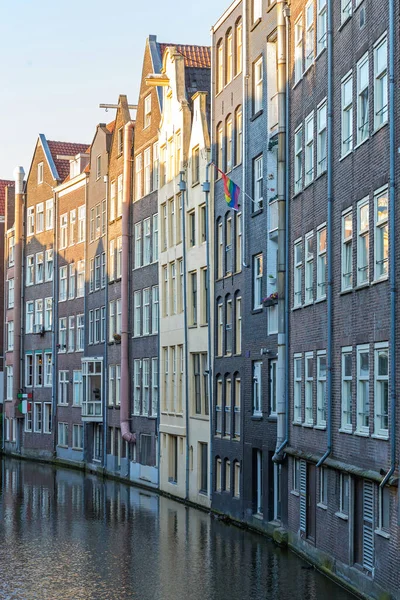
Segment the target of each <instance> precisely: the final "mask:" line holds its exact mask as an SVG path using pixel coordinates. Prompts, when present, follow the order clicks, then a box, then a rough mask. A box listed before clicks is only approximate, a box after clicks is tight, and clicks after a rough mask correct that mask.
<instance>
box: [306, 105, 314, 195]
mask: <svg viewBox="0 0 400 600" xmlns="http://www.w3.org/2000/svg"><path fill="white" fill-rule="evenodd" d="M304 135H305V140H304V150H305V152H304V154H305V156H304V185H309V184H310V183H312V181H313V179H314V111H313V112H312V113H310V114H309V115H308V116H307V117H306V120H305V131H304Z"/></svg>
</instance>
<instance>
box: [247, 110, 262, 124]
mask: <svg viewBox="0 0 400 600" xmlns="http://www.w3.org/2000/svg"><path fill="white" fill-rule="evenodd" d="M263 112H264V111H263V109H261V110H258V111H257V112H256V113H254V115H253V116H252V117H250V123H252V122H253V121H255V120H256V119H258V117H261V115H262V114H263Z"/></svg>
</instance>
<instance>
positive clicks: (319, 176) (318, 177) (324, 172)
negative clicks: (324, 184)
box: [315, 169, 326, 181]
mask: <svg viewBox="0 0 400 600" xmlns="http://www.w3.org/2000/svg"><path fill="white" fill-rule="evenodd" d="M324 175H326V169H324V170H323V171H321V173H318V174H317V176H316V178H315V181H317V180H318V179H321V177H323V176H324Z"/></svg>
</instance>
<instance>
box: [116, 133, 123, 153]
mask: <svg viewBox="0 0 400 600" xmlns="http://www.w3.org/2000/svg"><path fill="white" fill-rule="evenodd" d="M117 143H118V156H120V155H121V154H122V153H123V151H124V131H123V127H120V128H119V129H118V140H117Z"/></svg>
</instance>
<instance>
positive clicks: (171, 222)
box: [168, 198, 175, 246]
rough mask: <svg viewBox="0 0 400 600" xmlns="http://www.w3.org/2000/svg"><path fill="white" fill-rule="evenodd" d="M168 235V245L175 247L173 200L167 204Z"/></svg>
mask: <svg viewBox="0 0 400 600" xmlns="http://www.w3.org/2000/svg"><path fill="white" fill-rule="evenodd" d="M168 233H169V245H170V246H175V198H171V199H170V200H169V202H168Z"/></svg>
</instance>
